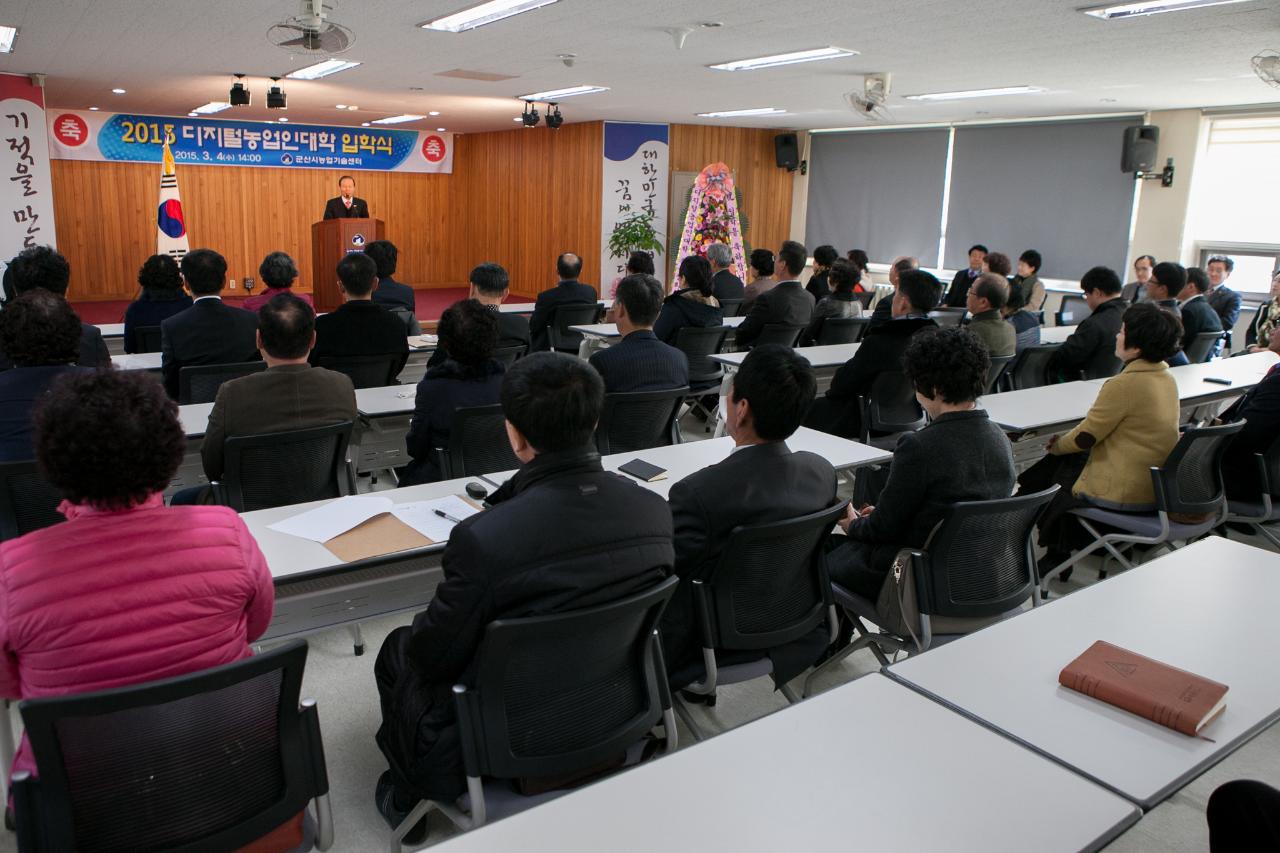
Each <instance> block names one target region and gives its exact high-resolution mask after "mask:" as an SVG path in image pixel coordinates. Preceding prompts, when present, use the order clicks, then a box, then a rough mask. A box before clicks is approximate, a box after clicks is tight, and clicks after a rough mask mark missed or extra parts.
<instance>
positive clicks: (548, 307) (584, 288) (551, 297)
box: [529, 252, 597, 351]
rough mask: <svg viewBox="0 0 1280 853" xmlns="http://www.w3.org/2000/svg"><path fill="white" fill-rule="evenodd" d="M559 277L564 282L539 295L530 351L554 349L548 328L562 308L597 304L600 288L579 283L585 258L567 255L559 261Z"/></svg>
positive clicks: (531, 329)
mask: <svg viewBox="0 0 1280 853" xmlns="http://www.w3.org/2000/svg"><path fill="white" fill-rule="evenodd" d="M556 274H557V275H559V276H560V281H559V282H558V283H557V284H556V286H555V287H553V288H551V289H550V290H544V291H542V292H541V293H539V294H538V299H537V301H536V302H535V303H534V305H533V316H532V317H530V318H529V332H530V333H531V334H532V335H533V343H532V344H531V345H530V347H529V348H530V349H531V350H534V351H537V350H548V349H551V337H550V335H549V333H548V332H547V327H548V326H549V325H550V324H551V313H552V311H553V310H554V309H555V308H556V307H557V306H560V305H570V304H582V303H584V302H596V301H597V300H596V289H595V288H594V287H592V286H591V285H589V284H583V283H582V282H580V281H578V276H580V275H582V258H579V257H578V256H577V255H575V254H572V253H570V252H566V253H565V254H563V255H561V256H560V257H558V258H556Z"/></svg>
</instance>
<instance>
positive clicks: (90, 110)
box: [89, 107, 98, 113]
mask: <svg viewBox="0 0 1280 853" xmlns="http://www.w3.org/2000/svg"><path fill="white" fill-rule="evenodd" d="M97 111H98V108H97V107H89V112H94V113H96V112H97Z"/></svg>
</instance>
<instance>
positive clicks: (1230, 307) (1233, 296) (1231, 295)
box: [1205, 284, 1243, 333]
mask: <svg viewBox="0 0 1280 853" xmlns="http://www.w3.org/2000/svg"><path fill="white" fill-rule="evenodd" d="M1205 299H1207V300H1208V301H1209V307H1210V308H1212V309H1213V310H1214V313H1215V314H1217V315H1218V319H1219V320H1220V321H1221V322H1222V328H1223V329H1224V330H1226V331H1227V332H1228V333H1229V332H1230V331H1231V330H1232V329H1234V328H1235V325H1236V321H1237V320H1239V319H1240V303H1241V302H1242V301H1243V298H1242V297H1241V296H1240V294H1239V293H1236V292H1235V291H1234V290H1232V289H1231V288H1229V287H1227V286H1226V285H1225V284H1220V285H1218V286H1217V287H1216V288H1214V289H1213V290H1211V291H1209V293H1208V295H1207V296H1205Z"/></svg>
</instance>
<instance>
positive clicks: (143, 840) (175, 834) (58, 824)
mask: <svg viewBox="0 0 1280 853" xmlns="http://www.w3.org/2000/svg"><path fill="white" fill-rule="evenodd" d="M306 661H307V644H306V643H305V642H304V641H302V640H294V641H293V642H290V643H285V644H284V645H281V646H277V647H276V648H274V649H271V650H269V651H266V652H263V653H262V654H260V655H255V656H253V657H249V658H245V659H244V660H241V661H238V662H236V663H232V664H227V665H226V666H221V667H217V668H215V669H210V670H205V671H203V672H199V673H195V674H192V675H183V676H179V677H177V678H169V679H165V680H163V681H153V682H149V683H145V684H140V685H136V686H133V687H121V688H117V689H113V690H103V691H97V692H92V693H77V694H72V695H68V696H59V697H55V698H49V699H28V700H25V701H23V702H22V703H21V704H19V706H18V707H19V709H20V710H21V712H22V721H23V723H24V724H25V725H26V730H27V738H28V740H29V741H30V743H31V750H32V752H33V754H34V755H35V760H36V767H37V770H38V773H39V778H38V779H36V778H34V777H32V776H31V775H30V774H27V773H25V772H23V773H17V774H14V786H13V799H14V807H15V815H16V817H17V822H18V847H19V849H20V850H23V851H36V850H42V851H43V850H77V851H81V853H93V851H108V850H112V851H116V850H188V851H194V850H235V849H238V848H240V847H243V846H245V845H247V844H249V843H250V842H252V841H255V840H256V839H259V838H261V837H263V836H264V835H266V834H268V833H269V832H271V831H272V830H273V829H275V828H276V827H278V826H280V825H281V824H284V823H285V822H287V821H289V820H290V819H291V818H293V817H295V816H296V815H297V814H298V813H299V812H301V811H302V810H303V809H304V808H306V806H307V804H308V803H309V802H310V801H311V800H313V799H317V798H327V795H328V792H329V780H328V775H327V772H326V770H325V761H324V747H323V745H322V744H321V741H320V721H319V716H318V715H317V713H316V706H315V703H313V702H305V703H304V704H303V705H302V707H301V708H299V704H298V696H299V692H300V690H301V687H302V673H303V668H304V667H305V665H306ZM325 802H327V800H325ZM322 811H327V810H322Z"/></svg>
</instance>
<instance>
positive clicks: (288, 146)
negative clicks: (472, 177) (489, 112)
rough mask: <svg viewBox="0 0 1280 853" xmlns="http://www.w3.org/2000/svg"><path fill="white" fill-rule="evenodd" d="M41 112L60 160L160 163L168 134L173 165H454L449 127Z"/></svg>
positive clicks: (409, 168)
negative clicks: (440, 129)
mask: <svg viewBox="0 0 1280 853" xmlns="http://www.w3.org/2000/svg"><path fill="white" fill-rule="evenodd" d="M47 115H48V119H49V147H50V151H51V153H52V156H53V157H55V158H57V159H60V160H115V161H128V162H134V163H159V162H161V160H162V157H163V154H162V148H163V147H164V141H165V137H166V136H167V135H168V136H169V137H170V139H171V140H172V143H171V145H172V149H173V159H174V161H175V162H177V163H179V164H182V163H190V164H197V165H204V166H274V167H278V168H285V169H353V170H354V169H363V170H374V171H383V172H438V173H444V174H448V173H451V172H452V171H453V134H452V133H437V132H435V131H420V130H391V129H384V128H375V127H329V126H324V125H315V124H297V125H295V124H282V123H279V122H258V121H232V120H229V119H217V118H189V117H188V118H172V117H167V116H144V115H130V114H125V113H104V112H82V111H77V110H48V111H47Z"/></svg>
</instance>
